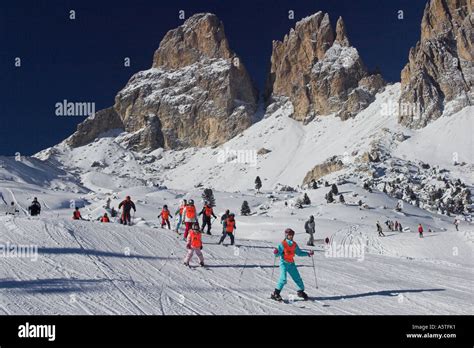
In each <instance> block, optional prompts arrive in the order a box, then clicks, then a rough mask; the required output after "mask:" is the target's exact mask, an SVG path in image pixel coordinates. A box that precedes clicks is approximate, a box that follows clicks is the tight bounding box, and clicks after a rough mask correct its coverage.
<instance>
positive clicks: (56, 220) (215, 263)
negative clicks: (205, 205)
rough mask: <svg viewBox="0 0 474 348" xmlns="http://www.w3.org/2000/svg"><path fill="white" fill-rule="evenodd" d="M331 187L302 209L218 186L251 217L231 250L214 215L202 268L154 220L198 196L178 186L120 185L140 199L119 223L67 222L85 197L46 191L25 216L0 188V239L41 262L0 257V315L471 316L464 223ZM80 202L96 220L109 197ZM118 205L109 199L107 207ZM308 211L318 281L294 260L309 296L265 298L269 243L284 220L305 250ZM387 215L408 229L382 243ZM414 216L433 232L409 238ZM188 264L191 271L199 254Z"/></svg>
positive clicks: (21, 194) (242, 222) (16, 196)
mask: <svg viewBox="0 0 474 348" xmlns="http://www.w3.org/2000/svg"><path fill="white" fill-rule="evenodd" d="M340 191H341V192H346V193H345V195H346V196H347V204H346V205H341V204H332V205H327V204H325V203H323V201H324V200H323V199H322V196H323V195H324V192H325V191H324V190H323V189H321V190H313V191H310V192H309V196H310V198H311V200H312V201H313V202H318V203H314V204H312V205H311V206H309V207H307V208H304V209H293V208H289V207H285V206H284V197H288V196H289V195H288V194H282V196H277V200H276V201H275V202H273V203H272V204H268V203H264V202H267V199H266V198H265V196H264V195H259V196H256V197H255V196H254V197H252V196H250V195H246V194H244V193H242V194H235V193H232V194H230V193H225V192H216V201H217V203H218V205H219V207H229V208H230V209H231V210H232V211H237V212H238V208H239V205H240V202H241V201H242V200H243V199H247V200H248V201H249V205H250V207H251V209H252V211H254V212H256V215H252V216H247V217H243V216H239V214H237V227H238V228H237V230H236V234H237V243H236V244H237V246H238V247H237V248H234V247H231V246H227V247H225V246H221V245H216V243H217V240H218V239H217V238H218V235H219V234H220V227H219V225H218V222H214V224H213V231H212V233H213V236H207V235H205V236H204V237H203V238H204V243H205V244H204V249H203V251H204V255H205V259H206V264H207V266H208V269H202V268H193V269H189V268H186V267H185V266H184V265H183V264H182V259H183V257H184V254H185V251H186V249H185V243H184V241H183V240H181V239H180V238H177V235H176V234H175V232H173V231H169V230H165V229H161V228H157V227H158V224H159V222H158V220H157V219H156V215H158V207H160V206H162V205H163V204H168V205H170V207H175V206H176V205H177V203H178V201H179V199H180V197H183V196H184V197H188V198H191V197H192V198H194V199H195V200H196V201H199V193H200V191H199V190H195V191H191V192H188V193H184V192H178V191H172V190H160V191H156V190H155V189H153V188H139V187H137V188H132V189H130V190H129V191H124V192H120V193H119V194H118V196H119V197H123V196H124V195H125V194H126V192H133V196H132V197H133V199H135V201H136V202H137V214H136V216H135V223H136V224H135V225H134V226H131V227H125V226H121V225H119V224H117V223H111V224H102V223H98V222H93V221H91V222H86V221H72V220H71V218H70V215H71V214H72V210H71V209H70V208H69V207H68V206H66V207H64V205H66V204H68V202H69V201H68V199H67V198H69V197H73V198H75V199H77V201H78V202H80V201H81V199H82V198H81V197H82V196H80V195H79V194H78V195H76V196H74V195H71V194H68V193H64V192H62V193H61V192H55V191H50V190H47V189H43V190H42V191H41V192H40V194H41V202H42V203H43V212H42V216H41V217H40V218H36V217H28V216H26V214H25V213H24V208H25V205H24V204H22V202H26V201H27V200H28V199H30V198H31V193H32V191H31V188H29V187H26V188H25V187H24V186H22V185H18V184H16V183H9V186H8V187H7V185H6V184H4V183H3V185H2V187H1V193H2V196H3V197H4V198H5V200H6V201H8V202H9V201H10V200H15V201H17V202H18V203H19V204H20V207H21V208H20V210H21V211H20V214H19V215H18V216H16V217H12V216H1V217H0V243H1V244H2V245H6V244H7V243H10V245H23V246H25V245H34V246H37V247H38V259H37V260H36V261H32V260H31V258H28V257H24V258H20V257H11V258H10V257H1V258H0V263H1V265H0V270H1V273H0V293H1V296H0V312H1V313H3V314H472V312H473V295H472V287H473V280H474V275H473V249H472V242H473V241H472V235H471V234H470V233H469V232H468V231H469V228H470V225H468V223H467V222H462V223H461V227H460V228H461V231H460V232H456V231H455V230H454V227H453V226H452V223H451V221H450V218H447V217H438V216H436V215H434V214H431V213H427V212H425V211H423V210H422V209H419V208H416V207H413V206H410V205H406V206H405V209H404V212H403V213H397V212H395V211H393V210H391V209H384V208H383V206H386V207H390V206H394V205H395V204H396V200H393V199H390V198H388V197H387V196H386V195H384V194H382V193H380V192H374V193H364V191H363V190H362V189H361V188H359V187H357V186H355V185H352V184H346V185H341V186H340ZM33 192H34V191H33ZM348 192H355V193H358V196H357V197H352V196H351V195H350V194H349V193H348ZM33 194H36V193H33ZM290 195H291V194H290ZM87 197H88V201H87V202H86V203H87V205H86V207H85V208H83V209H81V210H82V213H83V215H84V216H86V217H90V218H96V217H97V216H99V215H100V214H102V213H103V212H104V211H105V210H104V209H103V208H102V206H103V205H104V203H105V197H106V195H101V194H89V195H87ZM359 198H363V199H364V200H365V201H367V202H370V205H371V206H372V207H373V208H372V209H368V210H366V209H359V207H358V206H357V205H356V203H355V200H356V199H359ZM117 203H118V200H116V199H113V200H112V205H113V206H116V205H117ZM1 204H4V203H0V205H1ZM200 204H201V203H198V207H200ZM262 204H264V205H265V204H267V207H265V211H264V212H263V213H262V212H260V209H259V207H260V206H261V205H262ZM222 209H224V208H217V209H216V213H217V214H220V213H222ZM173 210H174V209H172V211H173ZM173 213H174V212H173ZM309 214H313V215H315V220H316V226H317V231H316V236H315V237H316V240H317V241H316V243H317V247H315V248H312V249H314V250H316V253H315V256H314V260H315V264H316V272H317V277H318V285H319V288H318V289H316V286H315V279H314V271H313V268H312V263H311V258H309V257H308V258H297V263H298V264H299V265H300V267H299V270H300V272H301V274H302V276H303V279H304V281H305V284H306V287H307V288H306V291H307V293H308V294H309V295H310V297H311V298H312V300H311V301H309V302H305V303H302V302H300V301H295V303H287V304H285V303H276V302H274V301H273V300H270V299H269V294H270V293H271V291H272V290H273V288H274V286H275V283H276V280H277V277H278V272H279V270H278V268H275V269H274V274H273V277H272V272H273V262H274V257H273V254H272V248H273V247H274V246H275V245H276V243H278V242H279V241H281V239H282V231H283V230H284V228H286V227H292V228H294V229H295V230H296V232H297V234H296V241H297V242H298V243H299V244H300V246H301V247H302V248H306V246H305V243H306V240H307V235H306V234H305V233H304V232H303V231H304V230H303V225H304V221H305V219H306V218H307V216H308V215H309ZM385 219H392V220H395V219H397V220H398V221H400V222H402V224H403V225H404V226H405V227H409V228H410V229H411V231H412V232H403V233H399V232H389V231H387V229H386V228H384V231H385V234H386V235H387V236H386V237H382V238H379V237H377V236H376V232H375V228H374V221H376V220H380V221H381V223H382V224H383V221H385ZM418 222H421V223H423V225H424V227H425V231H427V230H428V229H429V228H431V229H432V230H433V232H432V233H428V232H425V238H423V239H420V238H418V236H417V233H416V232H415V229H416V224H417V223H418ZM384 227H385V226H384ZM326 237H328V238H329V239H330V240H331V243H332V246H333V247H334V248H336V247H337V246H342V247H353V246H354V245H356V246H359V245H363V246H364V253H363V254H357V255H352V257H330V256H331V255H327V253H326V252H325V250H324V249H323V243H322V240H323V239H325V238H326ZM225 243H229V241H228V240H227V241H226V242H225ZM334 250H336V249H334ZM332 256H337V255H332ZM339 256H341V255H339ZM343 256H344V255H343ZM345 256H350V255H345ZM193 264H194V265H195V266H197V261H196V260H194V262H193ZM276 266H278V263H277V265H276ZM295 292H296V288H295V286H294V284H293V283H292V281H291V280H289V283H288V285H287V286H286V288H285V289H284V291H283V296H284V298H285V299H289V296H290V294H292V295H294V294H295ZM290 299H291V298H290ZM303 306H304V307H303Z"/></svg>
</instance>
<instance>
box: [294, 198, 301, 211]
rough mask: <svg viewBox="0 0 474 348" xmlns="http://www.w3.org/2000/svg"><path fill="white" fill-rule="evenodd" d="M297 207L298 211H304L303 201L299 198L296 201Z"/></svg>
mask: <svg viewBox="0 0 474 348" xmlns="http://www.w3.org/2000/svg"><path fill="white" fill-rule="evenodd" d="M295 207H296V208H298V209H302V208H303V200H302V199H301V198H298V199H297V200H296V203H295Z"/></svg>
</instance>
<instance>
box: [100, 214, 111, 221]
mask: <svg viewBox="0 0 474 348" xmlns="http://www.w3.org/2000/svg"><path fill="white" fill-rule="evenodd" d="M100 222H110V219H109V216H108V215H107V213H104V215H103V216H102V217H101V218H100Z"/></svg>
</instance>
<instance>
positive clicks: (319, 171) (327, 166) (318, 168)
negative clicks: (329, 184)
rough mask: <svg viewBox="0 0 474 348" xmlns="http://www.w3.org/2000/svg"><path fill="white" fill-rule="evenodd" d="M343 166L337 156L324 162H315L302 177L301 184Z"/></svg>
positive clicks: (317, 178) (305, 183)
mask: <svg viewBox="0 0 474 348" xmlns="http://www.w3.org/2000/svg"><path fill="white" fill-rule="evenodd" d="M343 168H344V163H342V161H341V160H340V159H338V158H337V157H331V158H329V159H327V160H326V161H325V162H324V163H321V164H317V165H315V166H314V167H313V169H311V170H310V171H309V172H308V173H306V176H305V177H304V179H303V186H304V185H309V184H310V183H311V182H312V181H313V180H315V181H317V180H319V179H320V178H322V177H323V176H326V175H328V174H331V173H334V172H337V171H338V170H341V169H343Z"/></svg>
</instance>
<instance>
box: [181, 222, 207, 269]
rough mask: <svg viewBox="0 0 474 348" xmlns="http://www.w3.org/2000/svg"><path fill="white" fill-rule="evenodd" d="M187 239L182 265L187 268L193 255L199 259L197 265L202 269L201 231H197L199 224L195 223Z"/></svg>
mask: <svg viewBox="0 0 474 348" xmlns="http://www.w3.org/2000/svg"><path fill="white" fill-rule="evenodd" d="M188 232H189V233H188V237H187V239H186V241H187V244H186V248H187V249H188V253H187V255H186V257H185V258H184V265H185V266H189V261H190V260H191V258H192V257H193V254H194V253H196V255H197V256H198V258H199V264H200V265H201V266H202V267H204V256H203V255H202V251H201V250H202V240H201V230H200V229H199V224H198V223H197V222H195V223H194V224H193V227H192V228H191V229H190V230H189V231H188Z"/></svg>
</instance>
